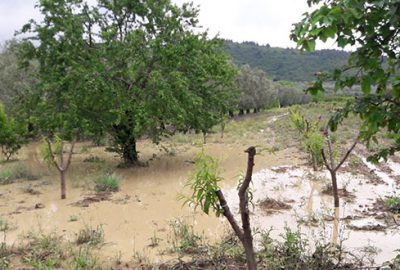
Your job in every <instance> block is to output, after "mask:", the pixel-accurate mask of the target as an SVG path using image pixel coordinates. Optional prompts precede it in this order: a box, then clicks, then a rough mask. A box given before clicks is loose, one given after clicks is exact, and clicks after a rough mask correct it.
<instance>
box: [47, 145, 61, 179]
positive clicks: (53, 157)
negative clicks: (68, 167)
mask: <svg viewBox="0 0 400 270" xmlns="http://www.w3.org/2000/svg"><path fill="white" fill-rule="evenodd" d="M46 142H47V146H48V147H49V152H50V156H51V160H52V161H53V164H54V166H56V168H57V169H58V170H59V171H60V172H61V171H62V168H61V167H60V166H59V165H58V163H57V161H56V157H55V156H54V153H53V148H52V147H51V141H50V139H49V138H46Z"/></svg>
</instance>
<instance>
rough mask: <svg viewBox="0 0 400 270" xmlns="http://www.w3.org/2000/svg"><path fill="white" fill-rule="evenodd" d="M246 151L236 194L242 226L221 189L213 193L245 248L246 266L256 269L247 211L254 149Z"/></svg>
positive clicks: (250, 148) (252, 269) (251, 269)
mask: <svg viewBox="0 0 400 270" xmlns="http://www.w3.org/2000/svg"><path fill="white" fill-rule="evenodd" d="M245 152H246V153H248V160H247V171H246V176H245V179H244V181H243V183H242V185H241V186H240V189H239V192H238V195H239V210H240V216H241V220H242V228H240V227H239V225H238V223H237V221H236V219H235V217H234V216H233V214H232V212H231V210H230V209H229V206H228V205H227V202H226V200H225V197H224V195H223V193H222V191H221V190H217V191H216V192H215V193H216V195H217V197H218V200H219V204H220V205H221V208H222V209H223V210H224V211H223V215H224V216H225V217H226V219H227V220H228V222H229V224H230V225H231V227H232V229H233V231H234V232H235V234H236V236H237V237H238V238H239V240H240V241H241V243H242V245H243V248H244V250H245V254H246V259H247V268H248V269H249V270H256V269H257V261H256V256H255V253H254V247H253V236H252V234H251V227H250V211H249V198H248V195H247V194H248V190H247V189H248V188H249V185H250V182H251V178H252V174H253V167H254V156H255V155H256V149H255V148H254V147H249V148H248V149H247V150H246V151H245Z"/></svg>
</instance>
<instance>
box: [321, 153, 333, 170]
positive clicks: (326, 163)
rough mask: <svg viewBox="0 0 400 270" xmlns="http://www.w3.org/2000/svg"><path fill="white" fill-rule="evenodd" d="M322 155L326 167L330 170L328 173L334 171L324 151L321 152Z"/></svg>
mask: <svg viewBox="0 0 400 270" xmlns="http://www.w3.org/2000/svg"><path fill="white" fill-rule="evenodd" d="M321 155H322V159H323V160H324V164H325V167H326V168H327V169H328V171H332V168H331V167H329V163H328V160H327V159H326V156H325V151H324V149H322V150H321Z"/></svg>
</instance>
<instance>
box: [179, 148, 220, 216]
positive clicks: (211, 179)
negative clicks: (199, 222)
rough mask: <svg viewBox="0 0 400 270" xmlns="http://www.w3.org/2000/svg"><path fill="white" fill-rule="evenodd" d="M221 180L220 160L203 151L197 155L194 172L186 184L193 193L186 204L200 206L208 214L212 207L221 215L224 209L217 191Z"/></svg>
mask: <svg viewBox="0 0 400 270" xmlns="http://www.w3.org/2000/svg"><path fill="white" fill-rule="evenodd" d="M221 180H222V178H221V177H220V176H219V165H218V162H217V161H216V160H215V159H214V158H213V157H211V156H208V155H206V154H205V153H204V151H202V152H201V153H199V154H198V155H197V157H196V160H195V164H194V169H193V173H192V174H191V176H190V177H189V179H188V182H187V184H186V186H188V187H190V189H191V190H193V193H192V195H191V197H189V198H187V199H186V201H185V204H186V203H188V204H189V205H193V206H194V207H195V209H196V208H197V207H200V209H201V210H202V211H203V212H204V213H206V214H207V215H208V214H209V211H210V208H211V209H212V210H213V211H214V212H215V214H216V215H217V216H219V215H220V214H222V212H223V209H222V208H221V206H220V204H219V200H218V197H217V195H216V193H215V192H216V191H217V190H219V186H218V183H219V182H220V181H221Z"/></svg>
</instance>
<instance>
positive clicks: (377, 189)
mask: <svg viewBox="0 0 400 270" xmlns="http://www.w3.org/2000/svg"><path fill="white" fill-rule="evenodd" d="M85 149H87V150H85ZM139 149H140V151H141V154H140V155H141V159H142V160H145V161H146V160H150V161H149V166H147V167H135V168H126V169H117V168H116V166H117V164H118V162H119V160H118V158H117V157H115V156H114V155H113V154H111V153H106V152H104V148H102V147H89V144H84V143H83V144H79V145H78V147H77V149H76V153H75V154H74V157H73V163H72V166H71V168H70V171H69V173H68V178H67V181H68V186H67V199H66V200H60V198H59V196H60V194H59V192H60V191H59V179H58V175H57V173H56V171H54V170H52V169H48V168H47V166H46V165H45V164H44V163H43V162H42V161H41V159H40V158H39V154H38V152H39V145H38V144H37V143H32V144H30V145H29V146H28V147H26V148H24V149H23V151H21V154H20V157H19V158H20V162H22V163H25V165H26V166H27V167H28V168H29V170H31V171H32V172H33V173H34V174H38V175H40V180H37V181H30V182H29V181H19V182H17V183H14V184H10V185H4V186H1V187H0V188H1V192H0V193H1V196H0V214H1V216H2V218H4V219H6V220H7V221H8V222H9V223H10V224H11V226H12V227H13V230H11V231H9V232H7V235H6V236H7V242H8V243H9V244H13V243H18V241H19V237H20V236H21V235H23V234H26V233H29V232H32V231H33V232H39V231H40V232H43V233H52V232H55V233H57V234H59V235H63V236H64V238H65V239H66V240H70V241H74V239H75V237H76V234H77V233H78V232H79V230H81V229H83V228H85V227H86V226H89V227H91V228H96V227H97V226H101V228H102V229H103V230H104V235H105V245H104V246H103V247H102V248H101V249H100V250H99V253H100V254H101V256H102V257H103V258H109V259H110V260H113V259H115V258H119V259H121V260H123V261H128V260H130V259H131V258H132V256H133V255H134V254H135V252H138V253H140V254H141V255H144V256H147V257H149V258H150V259H151V260H152V261H154V262H160V261H165V260H168V259H169V258H170V255H168V254H166V255H160V253H162V251H165V250H166V249H167V248H168V247H169V246H170V243H169V242H170V240H171V226H174V225H173V224H174V221H175V220H177V219H184V220H186V221H187V222H188V223H189V224H191V225H193V226H194V229H195V231H196V232H198V233H203V234H204V236H205V237H206V238H207V239H208V240H209V241H215V240H217V238H218V237H219V236H221V235H222V234H223V233H224V232H226V230H228V229H229V228H228V225H227V224H226V222H225V220H224V219H223V218H216V217H215V216H213V215H210V216H206V215H204V214H202V213H199V212H195V211H194V210H193V209H192V208H190V207H189V206H182V201H178V200H177V195H178V194H179V193H184V194H189V193H190V192H189V190H187V189H185V187H184V185H185V182H186V179H187V178H188V176H189V174H190V172H191V169H192V166H193V160H194V158H195V156H196V154H197V153H199V152H200V151H202V148H201V147H198V146H184V147H177V150H176V154H174V155H169V154H167V153H163V152H161V151H159V150H158V149H157V148H156V147H155V146H154V145H152V144H151V143H150V142H148V141H141V142H140V143H139ZM244 150H245V147H243V146H242V145H239V144H238V145H224V144H222V143H211V144H207V145H205V146H204V151H206V152H207V153H208V154H210V155H212V156H214V157H216V158H217V159H218V160H219V162H220V165H221V168H222V176H223V177H224V179H225V180H224V181H223V182H222V184H221V185H222V187H223V190H224V193H225V194H226V197H227V199H228V202H229V203H230V205H232V206H233V207H232V208H233V209H234V210H237V209H236V208H235V207H234V205H236V204H237V194H236V189H235V187H236V184H237V180H238V175H239V174H240V173H241V172H244V171H245V169H246V168H245V166H246V154H245V153H244ZM90 156H98V157H100V158H101V159H102V160H104V162H102V163H98V164H93V163H87V162H83V160H84V159H85V158H88V157H90ZM364 162H366V161H365V160H364ZM255 163H256V165H255V168H254V170H255V172H256V173H255V174H254V179H253V183H254V184H253V190H254V201H255V202H256V204H255V205H256V206H255V208H254V209H253V215H252V224H253V226H254V227H257V228H261V229H269V228H272V231H271V235H272V236H273V237H275V238H279V237H280V235H281V234H282V232H283V228H284V227H285V226H288V227H291V228H293V229H296V228H297V223H298V221H299V220H303V221H306V223H307V220H312V219H317V220H320V221H321V222H322V223H323V224H322V223H319V224H318V225H319V226H318V228H317V227H313V226H304V225H303V226H301V227H300V228H301V230H302V232H303V234H304V236H305V237H306V238H309V239H310V240H311V239H313V238H317V236H321V235H323V236H324V239H328V241H329V240H330V239H331V238H332V224H333V222H331V219H329V218H327V217H331V216H332V215H333V210H332V208H331V205H332V199H331V197H330V196H327V195H323V194H322V188H323V186H324V185H325V182H326V181H327V176H328V175H327V173H326V172H323V171H322V172H318V173H313V172H311V171H310V169H308V168H306V167H304V166H303V165H302V164H303V163H304V160H302V159H301V155H300V154H299V153H297V150H296V149H286V150H283V151H279V152H276V153H274V154H269V153H262V154H260V155H257V156H256V162H255ZM1 166H2V167H1V169H4V166H5V165H4V164H3V165H1ZM368 166H373V165H368ZM388 166H390V168H392V171H393V172H392V175H400V171H399V166H398V164H397V163H395V162H391V163H389V165H388ZM105 167H107V168H111V169H113V171H114V172H115V174H116V175H117V176H118V177H119V178H120V179H121V185H120V191H119V192H117V193H115V194H112V196H111V197H110V198H109V199H108V200H105V201H100V202H96V203H92V204H90V205H88V206H87V207H78V206H76V205H74V204H75V203H76V202H79V201H80V200H82V199H83V198H84V197H85V196H90V195H91V194H93V192H91V191H90V189H89V187H90V186H91V183H92V181H93V179H95V178H96V176H98V173H99V171H103V170H104V169H105ZM371 168H372V169H374V170H375V171H376V172H377V173H378V175H380V177H381V178H382V179H383V180H384V181H383V182H384V183H383V184H379V185H377V186H372V185H369V184H365V183H364V179H363V178H362V177H363V176H360V175H357V174H351V173H340V174H339V184H340V185H339V186H340V187H343V186H346V188H347V189H348V190H350V191H351V192H352V193H353V194H354V195H355V196H356V197H355V199H353V201H351V202H344V200H343V199H342V202H344V203H342V206H341V208H340V217H341V218H344V217H346V216H349V215H350V216H357V215H359V216H361V218H357V219H354V220H350V221H346V222H344V221H341V223H340V225H339V229H340V231H339V238H341V239H344V238H346V241H345V242H344V245H345V246H346V247H347V248H349V249H354V250H355V251H356V252H357V250H358V251H359V250H360V249H362V248H364V247H366V246H374V247H378V250H377V252H378V253H377V255H378V256H377V257H376V261H377V262H383V261H385V260H388V259H390V258H392V257H393V256H394V255H395V252H394V250H395V249H397V248H399V244H398V243H400V235H399V234H398V233H397V231H396V230H392V229H390V228H389V229H387V230H385V231H383V232H376V231H359V230H349V229H347V228H346V226H349V225H354V226H361V227H362V226H363V225H365V224H370V223H373V224H376V223H379V224H380V223H382V221H381V220H377V219H375V218H374V217H371V216H365V215H363V214H362V211H363V210H364V209H366V208H368V207H369V206H370V205H371V204H372V203H373V202H374V200H376V198H378V197H380V196H384V195H389V194H392V193H393V190H394V189H395V188H397V187H394V186H393V185H395V183H394V182H390V181H391V180H392V178H391V176H390V175H388V174H385V172H383V171H379V169H378V168H375V167H374V168H373V167H371ZM385 181H386V182H385ZM27 186H29V187H32V188H33V189H35V190H39V191H40V192H41V193H40V194H36V195H31V194H27V193H25V192H24V189H26V187H27ZM266 197H270V198H273V199H276V200H280V201H284V202H286V203H289V204H290V205H291V206H292V208H291V209H290V210H282V211H277V212H276V213H273V214H270V213H268V214H267V213H265V212H263V210H262V209H261V208H260V207H258V206H257V202H258V201H260V200H263V199H265V198H266ZM35 205H41V206H44V208H40V209H35ZM360 206H361V207H360ZM72 217H73V219H75V218H76V219H77V220H76V221H71V219H72ZM324 220H325V222H323V221H324ZM314 225H315V224H314ZM151 238H158V239H161V241H160V242H159V243H158V246H156V247H150V245H151V243H152V240H151Z"/></svg>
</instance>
